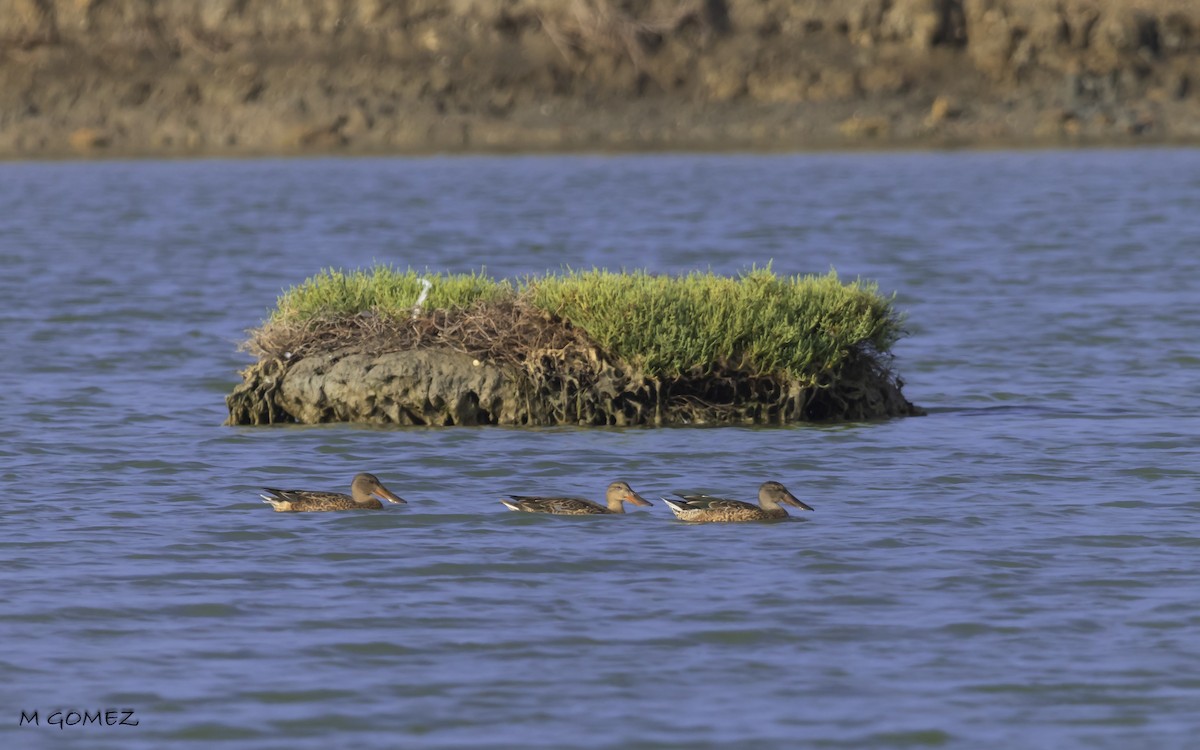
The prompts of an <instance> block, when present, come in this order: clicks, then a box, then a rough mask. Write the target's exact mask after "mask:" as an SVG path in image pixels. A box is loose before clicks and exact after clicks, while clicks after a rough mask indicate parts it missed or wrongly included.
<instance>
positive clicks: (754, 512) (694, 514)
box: [663, 482, 812, 523]
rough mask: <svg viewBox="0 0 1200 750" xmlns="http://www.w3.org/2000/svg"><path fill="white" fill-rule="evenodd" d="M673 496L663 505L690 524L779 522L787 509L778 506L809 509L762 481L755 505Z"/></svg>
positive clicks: (775, 485) (780, 488)
mask: <svg viewBox="0 0 1200 750" xmlns="http://www.w3.org/2000/svg"><path fill="white" fill-rule="evenodd" d="M676 494H678V499H672V498H668V497H664V498H663V502H665V503H666V504H667V507H668V508H670V509H671V512H672V513H674V514H675V517H676V518H678V519H679V520H681V521H690V522H692V523H738V522H742V521H778V520H780V519H783V518H787V517H788V512H787V510H785V509H784V508H783V506H782V505H781V504H780V503H786V504H787V505H792V506H795V507H797V508H801V509H803V510H812V508H811V507H809V506H808V505H806V504H804V503H803V502H801V501H800V500H798V499H796V496H795V495H793V494H792V493H791V492H789V491H788V489H787V488H786V487H784V486H783V485H782V484H780V483H779V482H764V483H763V485H762V486H761V487H759V488H758V503H759V504H758V505H753V504H751V503H745V502H742V501H741V500H730V499H728V498H723V497H713V496H712V495H684V494H679V493H676Z"/></svg>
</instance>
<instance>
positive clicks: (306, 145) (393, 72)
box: [0, 0, 1200, 158]
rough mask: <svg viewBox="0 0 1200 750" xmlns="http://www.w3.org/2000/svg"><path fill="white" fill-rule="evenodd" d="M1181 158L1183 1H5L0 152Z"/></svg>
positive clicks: (1194, 37) (1187, 47) (1189, 91)
mask: <svg viewBox="0 0 1200 750" xmlns="http://www.w3.org/2000/svg"><path fill="white" fill-rule="evenodd" d="M1161 142H1175V143H1200V3H1196V2H1194V0H1060V1H1059V2H1043V0H845V1H844V2H827V1H826V0H487V1H484V0H407V1H406V2H399V1H395V0H364V1H363V2H355V3H348V2H344V1H343V0H0V157H8V158H50V157H63V156H73V155H92V156H103V155H113V156H117V155H122V156H125V155H147V156H177V155H257V154H293V153H296V154H303V153H428V152H443V151H444V152H463V151H556V150H610V149H619V150H638V149H743V148H762V149H806V148H831V147H837V148H843V147H851V148H853V147H895V146H901V147H906V146H960V145H965V146H978V145H1021V146H1025V145H1030V146H1032V145H1059V144H1071V143H1081V144H1086V143H1107V144H1124V143H1161Z"/></svg>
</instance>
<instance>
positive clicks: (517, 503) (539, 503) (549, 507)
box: [500, 495, 624, 516]
mask: <svg viewBox="0 0 1200 750" xmlns="http://www.w3.org/2000/svg"><path fill="white" fill-rule="evenodd" d="M508 497H509V498H510V499H511V500H512V502H509V501H508V500H501V501H500V502H502V503H504V505H505V506H507V507H508V509H509V510H517V511H521V512H522V513H553V514H554V515H558V516H593V515H602V514H607V513H622V512H624V511H613V510H609V509H608V508H606V507H604V506H603V505H600V504H599V503H594V502H592V501H591V500H584V499H583V498H581V497H536V496H533V495H509V496H508Z"/></svg>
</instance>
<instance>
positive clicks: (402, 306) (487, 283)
mask: <svg viewBox="0 0 1200 750" xmlns="http://www.w3.org/2000/svg"><path fill="white" fill-rule="evenodd" d="M421 279H428V280H429V281H430V282H431V284H432V286H431V287H430V289H429V294H428V296H427V297H426V299H425V302H424V303H423V304H422V307H423V308H424V309H426V310H461V309H464V308H467V307H470V306H471V305H473V304H475V303H476V302H479V301H494V300H500V299H504V298H507V297H511V296H513V294H514V293H515V292H514V289H513V286H512V284H510V283H509V282H507V281H493V280H492V279H490V278H488V277H487V276H484V275H483V273H482V272H481V273H477V274H476V273H469V274H468V273H456V274H440V273H417V272H416V271H414V270H412V269H411V268H410V269H408V270H407V271H397V270H396V269H394V268H392V267H391V266H379V267H377V268H374V269H372V270H371V271H350V272H346V271H340V270H334V269H332V268H331V269H327V270H324V271H322V272H320V273H318V274H317V275H316V276H313V277H311V278H308V279H306V280H305V281H304V282H303V283H301V284H300V285H299V286H294V287H292V288H291V289H289V290H287V291H286V292H284V293H283V294H282V295H280V297H279V301H278V303H277V305H276V307H275V310H274V312H272V313H271V317H270V320H268V321H267V322H268V324H270V323H281V322H298V321H304V320H309V319H310V318H314V317H318V316H320V317H326V316H330V315H356V314H358V313H361V312H374V313H377V314H379V315H383V316H387V317H397V316H408V315H411V314H412V308H413V305H415V304H416V302H417V299H418V298H419V297H420V295H421V291H422V290H423V288H424V285H423V284H422V283H421Z"/></svg>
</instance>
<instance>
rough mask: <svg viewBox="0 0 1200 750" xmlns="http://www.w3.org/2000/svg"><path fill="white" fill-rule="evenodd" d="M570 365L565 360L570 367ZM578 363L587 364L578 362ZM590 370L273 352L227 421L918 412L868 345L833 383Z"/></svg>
mask: <svg viewBox="0 0 1200 750" xmlns="http://www.w3.org/2000/svg"><path fill="white" fill-rule="evenodd" d="M560 364H565V363H560ZM572 364H574V365H577V364H578V363H572ZM594 364H595V365H596V366H595V367H588V368H586V370H587V371H586V373H584V376H583V377H579V376H576V375H572V374H568V371H569V370H571V369H577V368H574V367H572V366H571V365H567V366H563V367H560V368H558V369H557V370H556V371H553V372H551V371H548V370H546V369H540V370H538V371H531V370H530V369H527V368H522V367H516V366H513V365H509V364H503V363H498V362H495V361H487V360H483V361H481V360H479V359H476V358H475V357H473V356H472V355H470V354H466V353H463V352H461V351H455V350H453V349H434V350H420V351H411V350H410V351H400V352H386V353H381V354H367V353H363V352H361V351H359V350H357V349H353V348H352V349H345V350H338V351H333V352H329V353H327V354H322V355H318V356H310V357H304V358H301V359H299V360H297V361H295V362H288V361H285V360H265V361H260V362H259V363H257V364H255V365H254V366H252V367H250V368H248V369H247V370H245V371H244V372H243V382H242V383H241V384H240V385H238V386H237V387H236V388H235V389H234V391H233V393H231V394H230V395H229V396H228V397H226V399H225V401H226V404H227V406H228V407H229V418H228V420H227V422H226V424H231V425H261V424H279V423H288V422H298V423H301V424H320V423H325V422H356V423H363V424H384V425H431V426H444V427H449V426H454V425H486V424H498V425H510V426H550V425H583V426H587V425H592V426H597V425H615V426H627V425H655V426H667V425H702V424H708V425H714V424H791V423H795V422H825V421H835V420H837V421H863V420H869V419H882V418H887V417H898V416H913V415H919V414H923V413H924V412H923V410H921V409H920V408H918V407H916V406H914V405H913V404H912V403H910V402H909V401H908V400H907V399H905V398H904V395H903V393H902V392H901V387H902V385H903V384H902V383H901V382H900V380H898V379H897V378H896V377H895V376H894V375H893V374H891V373H890V372H888V371H886V370H885V369H881V368H880V367H879V365H878V360H877V359H875V358H874V357H873V356H871V355H868V354H866V353H860V354H858V355H856V356H855V357H854V358H853V359H852V361H851V362H850V363H848V364H847V365H846V366H845V367H844V368H842V370H841V372H840V373H839V376H838V377H837V378H836V379H834V380H833V381H831V382H830V383H829V384H828V386H827V387H823V388H796V387H791V386H790V384H788V383H786V382H784V381H780V380H778V379H775V378H747V377H744V376H740V375H739V374H738V373H726V374H724V375H719V376H716V375H714V376H706V377H704V378H690V379H675V380H667V381H663V380H651V379H646V378H639V377H631V376H630V375H629V373H628V371H625V370H622V369H621V368H619V367H614V366H612V365H611V364H609V363H594Z"/></svg>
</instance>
